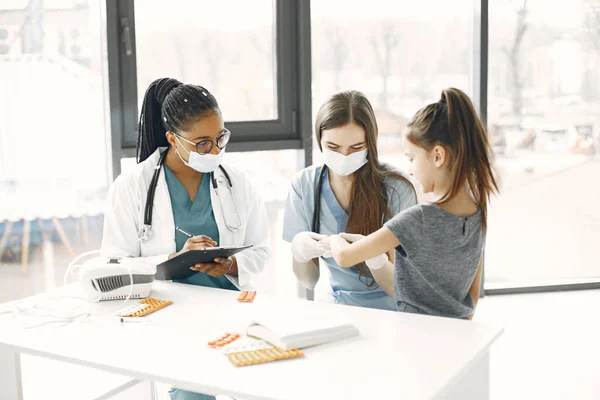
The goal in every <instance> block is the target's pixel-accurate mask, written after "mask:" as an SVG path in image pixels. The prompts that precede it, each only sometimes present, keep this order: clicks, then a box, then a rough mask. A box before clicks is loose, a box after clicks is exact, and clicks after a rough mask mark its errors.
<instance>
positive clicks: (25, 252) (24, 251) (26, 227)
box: [21, 219, 31, 275]
mask: <svg viewBox="0 0 600 400" xmlns="http://www.w3.org/2000/svg"><path fill="white" fill-rule="evenodd" d="M30 227H31V222H30V221H29V220H28V219H25V220H23V243H22V247H21V273H22V274H23V275H25V274H26V273H27V263H28V262H29V260H28V259H29V231H30Z"/></svg>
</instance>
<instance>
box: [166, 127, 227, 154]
mask: <svg viewBox="0 0 600 400" xmlns="http://www.w3.org/2000/svg"><path fill="white" fill-rule="evenodd" d="M175 135H176V136H177V137H179V138H180V139H183V140H185V141H186V142H188V143H189V144H193V145H194V146H196V152H198V153H200V154H207V153H210V151H211V150H212V148H213V146H214V145H215V143H216V144H217V148H218V149H219V150H223V149H224V148H225V146H227V143H229V139H230V138H231V132H230V131H229V130H228V129H226V128H225V129H223V133H222V134H221V135H219V136H218V137H217V138H216V139H215V140H212V139H205V140H202V141H200V142H198V143H194V142H192V141H189V140H187V139H186V138H184V137H183V136H181V135H178V134H177V133H175Z"/></svg>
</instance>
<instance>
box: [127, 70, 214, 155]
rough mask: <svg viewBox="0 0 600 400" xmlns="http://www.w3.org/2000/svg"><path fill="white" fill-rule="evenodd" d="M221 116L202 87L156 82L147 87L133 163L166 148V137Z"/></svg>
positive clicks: (164, 79)
mask: <svg viewBox="0 0 600 400" xmlns="http://www.w3.org/2000/svg"><path fill="white" fill-rule="evenodd" d="M214 114H219V115H220V114H221V111H220V110H219V104H218V103H217V99H215V98H214V96H213V95H212V94H210V92H209V91H208V90H206V89H205V88H203V87H202V86H197V85H187V84H183V83H181V82H179V81H178V80H177V79H171V78H162V79H157V80H155V81H154V82H152V83H151V84H150V86H148V89H146V94H145V95H144V101H143V102H142V111H141V113H140V122H139V125H138V137H137V147H136V154H135V156H136V159H137V162H138V163H141V162H142V161H144V160H145V159H147V158H148V157H150V156H151V155H152V153H154V152H155V151H156V149H158V148H159V147H168V146H169V142H168V141H167V137H166V133H167V132H173V133H180V132H181V131H185V130H187V128H189V126H190V125H191V124H192V123H194V122H197V121H199V120H201V119H202V118H204V117H206V116H209V115H214Z"/></svg>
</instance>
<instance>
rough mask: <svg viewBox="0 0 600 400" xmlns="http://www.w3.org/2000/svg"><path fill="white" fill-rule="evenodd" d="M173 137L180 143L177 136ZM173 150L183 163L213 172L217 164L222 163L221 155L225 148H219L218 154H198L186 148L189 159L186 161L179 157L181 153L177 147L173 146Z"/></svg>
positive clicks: (203, 170)
mask: <svg viewBox="0 0 600 400" xmlns="http://www.w3.org/2000/svg"><path fill="white" fill-rule="evenodd" d="M175 137H176V138H177V140H178V141H179V143H181V141H180V140H179V138H178V137H177V136H175ZM182 146H183V145H182ZM175 151H176V152H177V155H178V156H179V158H181V161H183V163H184V164H185V165H187V166H188V167H190V168H192V169H194V170H196V171H198V172H202V173H207V172H213V171H214V170H216V169H217V168H219V165H221V164H222V163H223V156H225V148H223V149H221V151H220V152H219V154H210V153H206V154H200V153H197V152H195V151H187V149H186V151H187V153H188V159H189V161H188V162H186V161H185V160H184V159H183V157H181V154H179V151H178V150H177V148H175Z"/></svg>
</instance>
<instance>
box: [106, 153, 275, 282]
mask: <svg viewBox="0 0 600 400" xmlns="http://www.w3.org/2000/svg"><path fill="white" fill-rule="evenodd" d="M164 150H165V148H161V149H159V150H157V151H155V152H154V153H153V154H152V155H151V156H150V157H148V159H146V160H145V161H143V162H141V163H140V164H137V165H135V166H134V167H133V168H132V169H131V170H130V171H127V172H126V173H123V174H121V175H119V177H118V178H117V179H116V180H115V181H114V183H113V184H112V186H111V188H110V190H109V192H108V197H107V201H106V207H105V212H104V215H105V216H104V232H103V236H102V246H101V249H100V255H101V257H106V258H124V257H147V258H148V261H150V262H151V263H153V264H159V263H161V262H163V261H165V260H167V258H168V256H169V254H171V253H174V252H175V224H174V220H173V212H172V208H171V199H170V197H169V191H168V188H167V182H166V180H165V174H164V171H161V174H160V178H159V180H158V185H157V187H156V192H155V196H154V207H153V210H152V237H151V239H150V241H148V242H147V243H141V242H140V241H139V239H138V232H139V230H140V228H141V227H142V226H143V224H144V209H145V204H146V197H147V195H148V188H149V186H150V181H151V180H152V176H153V174H154V171H155V167H156V165H157V163H158V159H159V154H160V153H159V151H164ZM224 167H225V170H226V171H227V173H228V174H229V177H230V178H231V182H232V184H233V187H232V188H231V192H230V190H229V188H228V186H229V183H228V181H227V179H226V177H225V175H224V174H223V172H222V171H221V169H217V170H216V171H215V172H214V174H215V179H216V181H217V185H218V188H217V189H216V190H215V188H214V187H213V185H212V183H211V185H210V198H211V202H212V206H213V212H214V215H215V220H216V222H217V227H218V229H219V237H220V243H219V245H221V246H243V245H248V244H251V245H253V247H251V248H250V249H247V250H244V251H242V252H240V253H238V254H236V256H235V257H236V259H237V265H238V277H237V278H235V277H232V276H229V275H226V276H227V278H228V279H229V280H230V281H231V282H232V283H233V284H234V285H236V286H237V287H238V288H244V287H245V286H247V285H248V283H249V282H250V279H251V276H252V274H256V273H259V272H261V271H262V270H263V269H264V268H265V266H266V265H267V263H268V262H269V259H270V256H271V248H270V246H269V221H268V217H267V212H266V209H265V205H264V203H263V201H262V199H261V197H260V196H259V194H258V193H257V192H256V190H255V189H254V188H253V187H252V184H251V182H250V181H249V180H248V178H247V177H246V175H245V174H244V173H243V172H241V171H239V170H237V169H236V168H233V167H228V166H224ZM217 191H218V192H219V195H220V196H218V195H217ZM230 193H232V195H233V201H232V199H231V195H230ZM219 197H220V198H219ZM234 202H235V204H237V209H238V213H239V220H240V221H241V227H240V228H239V229H238V230H236V231H232V230H230V229H229V228H228V227H227V224H226V219H225V218H224V214H225V213H230V214H229V215H230V216H233V214H231V213H235V212H236V207H235V205H234ZM233 220H234V221H238V220H237V218H233Z"/></svg>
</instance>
